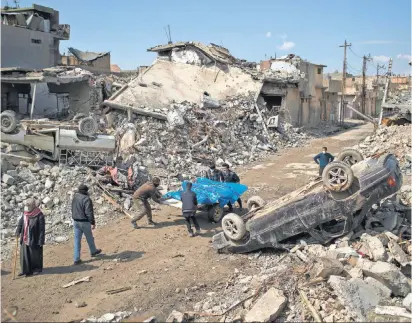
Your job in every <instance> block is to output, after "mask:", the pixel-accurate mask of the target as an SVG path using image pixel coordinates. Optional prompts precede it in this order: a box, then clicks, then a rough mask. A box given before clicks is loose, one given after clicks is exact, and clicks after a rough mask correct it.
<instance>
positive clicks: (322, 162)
mask: <svg viewBox="0 0 412 323" xmlns="http://www.w3.org/2000/svg"><path fill="white" fill-rule="evenodd" d="M334 159H335V157H333V156H332V155H331V154H329V153H328V148H326V147H323V148H322V152H321V153H319V154H317V155H316V156H315V157H313V160H314V161H315V163H316V164H318V165H319V177H322V174H323V170H324V169H325V167H326V165H327V164H329V163H330V162H332V161H333V160H334Z"/></svg>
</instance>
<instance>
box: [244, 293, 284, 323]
mask: <svg viewBox="0 0 412 323" xmlns="http://www.w3.org/2000/svg"><path fill="white" fill-rule="evenodd" d="M286 302H287V299H286V297H285V296H284V295H283V291H281V290H279V289H276V288H274V287H272V288H271V289H269V290H268V291H267V292H266V293H265V294H264V295H263V296H262V297H261V298H259V299H258V301H257V302H256V304H255V305H254V306H253V307H252V309H251V310H250V311H249V312H248V313H247V314H246V316H245V321H246V322H272V321H273V320H275V319H276V318H277V317H278V316H279V315H280V313H281V312H282V311H283V309H284V307H285V306H286Z"/></svg>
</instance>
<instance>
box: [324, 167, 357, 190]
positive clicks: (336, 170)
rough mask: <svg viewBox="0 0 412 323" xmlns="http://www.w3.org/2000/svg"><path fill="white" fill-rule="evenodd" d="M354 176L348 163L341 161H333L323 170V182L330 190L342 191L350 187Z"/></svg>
mask: <svg viewBox="0 0 412 323" xmlns="http://www.w3.org/2000/svg"><path fill="white" fill-rule="evenodd" d="M354 178H355V176H354V175H353V172H352V169H351V168H350V166H349V165H347V164H346V163H344V162H342V161H336V162H335V161H334V162H331V163H329V164H328V165H326V167H325V169H324V170H323V174H322V180H323V184H324V185H325V186H326V187H327V188H328V189H330V190H331V191H337V192H343V191H346V190H347V189H348V188H349V187H351V185H352V183H353V180H354Z"/></svg>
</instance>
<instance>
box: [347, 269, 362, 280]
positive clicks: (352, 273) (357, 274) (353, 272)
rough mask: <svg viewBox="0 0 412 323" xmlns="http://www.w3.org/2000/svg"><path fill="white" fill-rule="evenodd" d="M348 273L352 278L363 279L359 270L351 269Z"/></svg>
mask: <svg viewBox="0 0 412 323" xmlns="http://www.w3.org/2000/svg"><path fill="white" fill-rule="evenodd" d="M348 273H349V275H350V276H351V277H352V278H360V279H363V271H362V269H360V268H357V267H353V268H351V269H350V270H349V271H348Z"/></svg>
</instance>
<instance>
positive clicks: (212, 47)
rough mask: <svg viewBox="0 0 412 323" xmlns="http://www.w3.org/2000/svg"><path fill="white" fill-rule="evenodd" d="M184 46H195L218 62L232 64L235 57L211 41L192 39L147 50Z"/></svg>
mask: <svg viewBox="0 0 412 323" xmlns="http://www.w3.org/2000/svg"><path fill="white" fill-rule="evenodd" d="M184 47H195V48H197V49H199V50H200V51H202V52H203V53H204V54H205V55H206V56H207V57H209V58H210V59H212V60H215V61H217V62H219V63H223V64H233V63H235V62H236V58H235V57H233V56H232V55H231V54H230V52H229V50H228V49H227V48H224V47H222V46H219V45H216V44H213V43H211V44H209V45H207V46H206V45H204V44H202V43H199V42H193V41H190V42H176V43H171V44H166V45H158V46H154V47H152V48H149V49H148V50H147V51H148V52H166V51H171V50H172V49H174V48H184Z"/></svg>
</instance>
